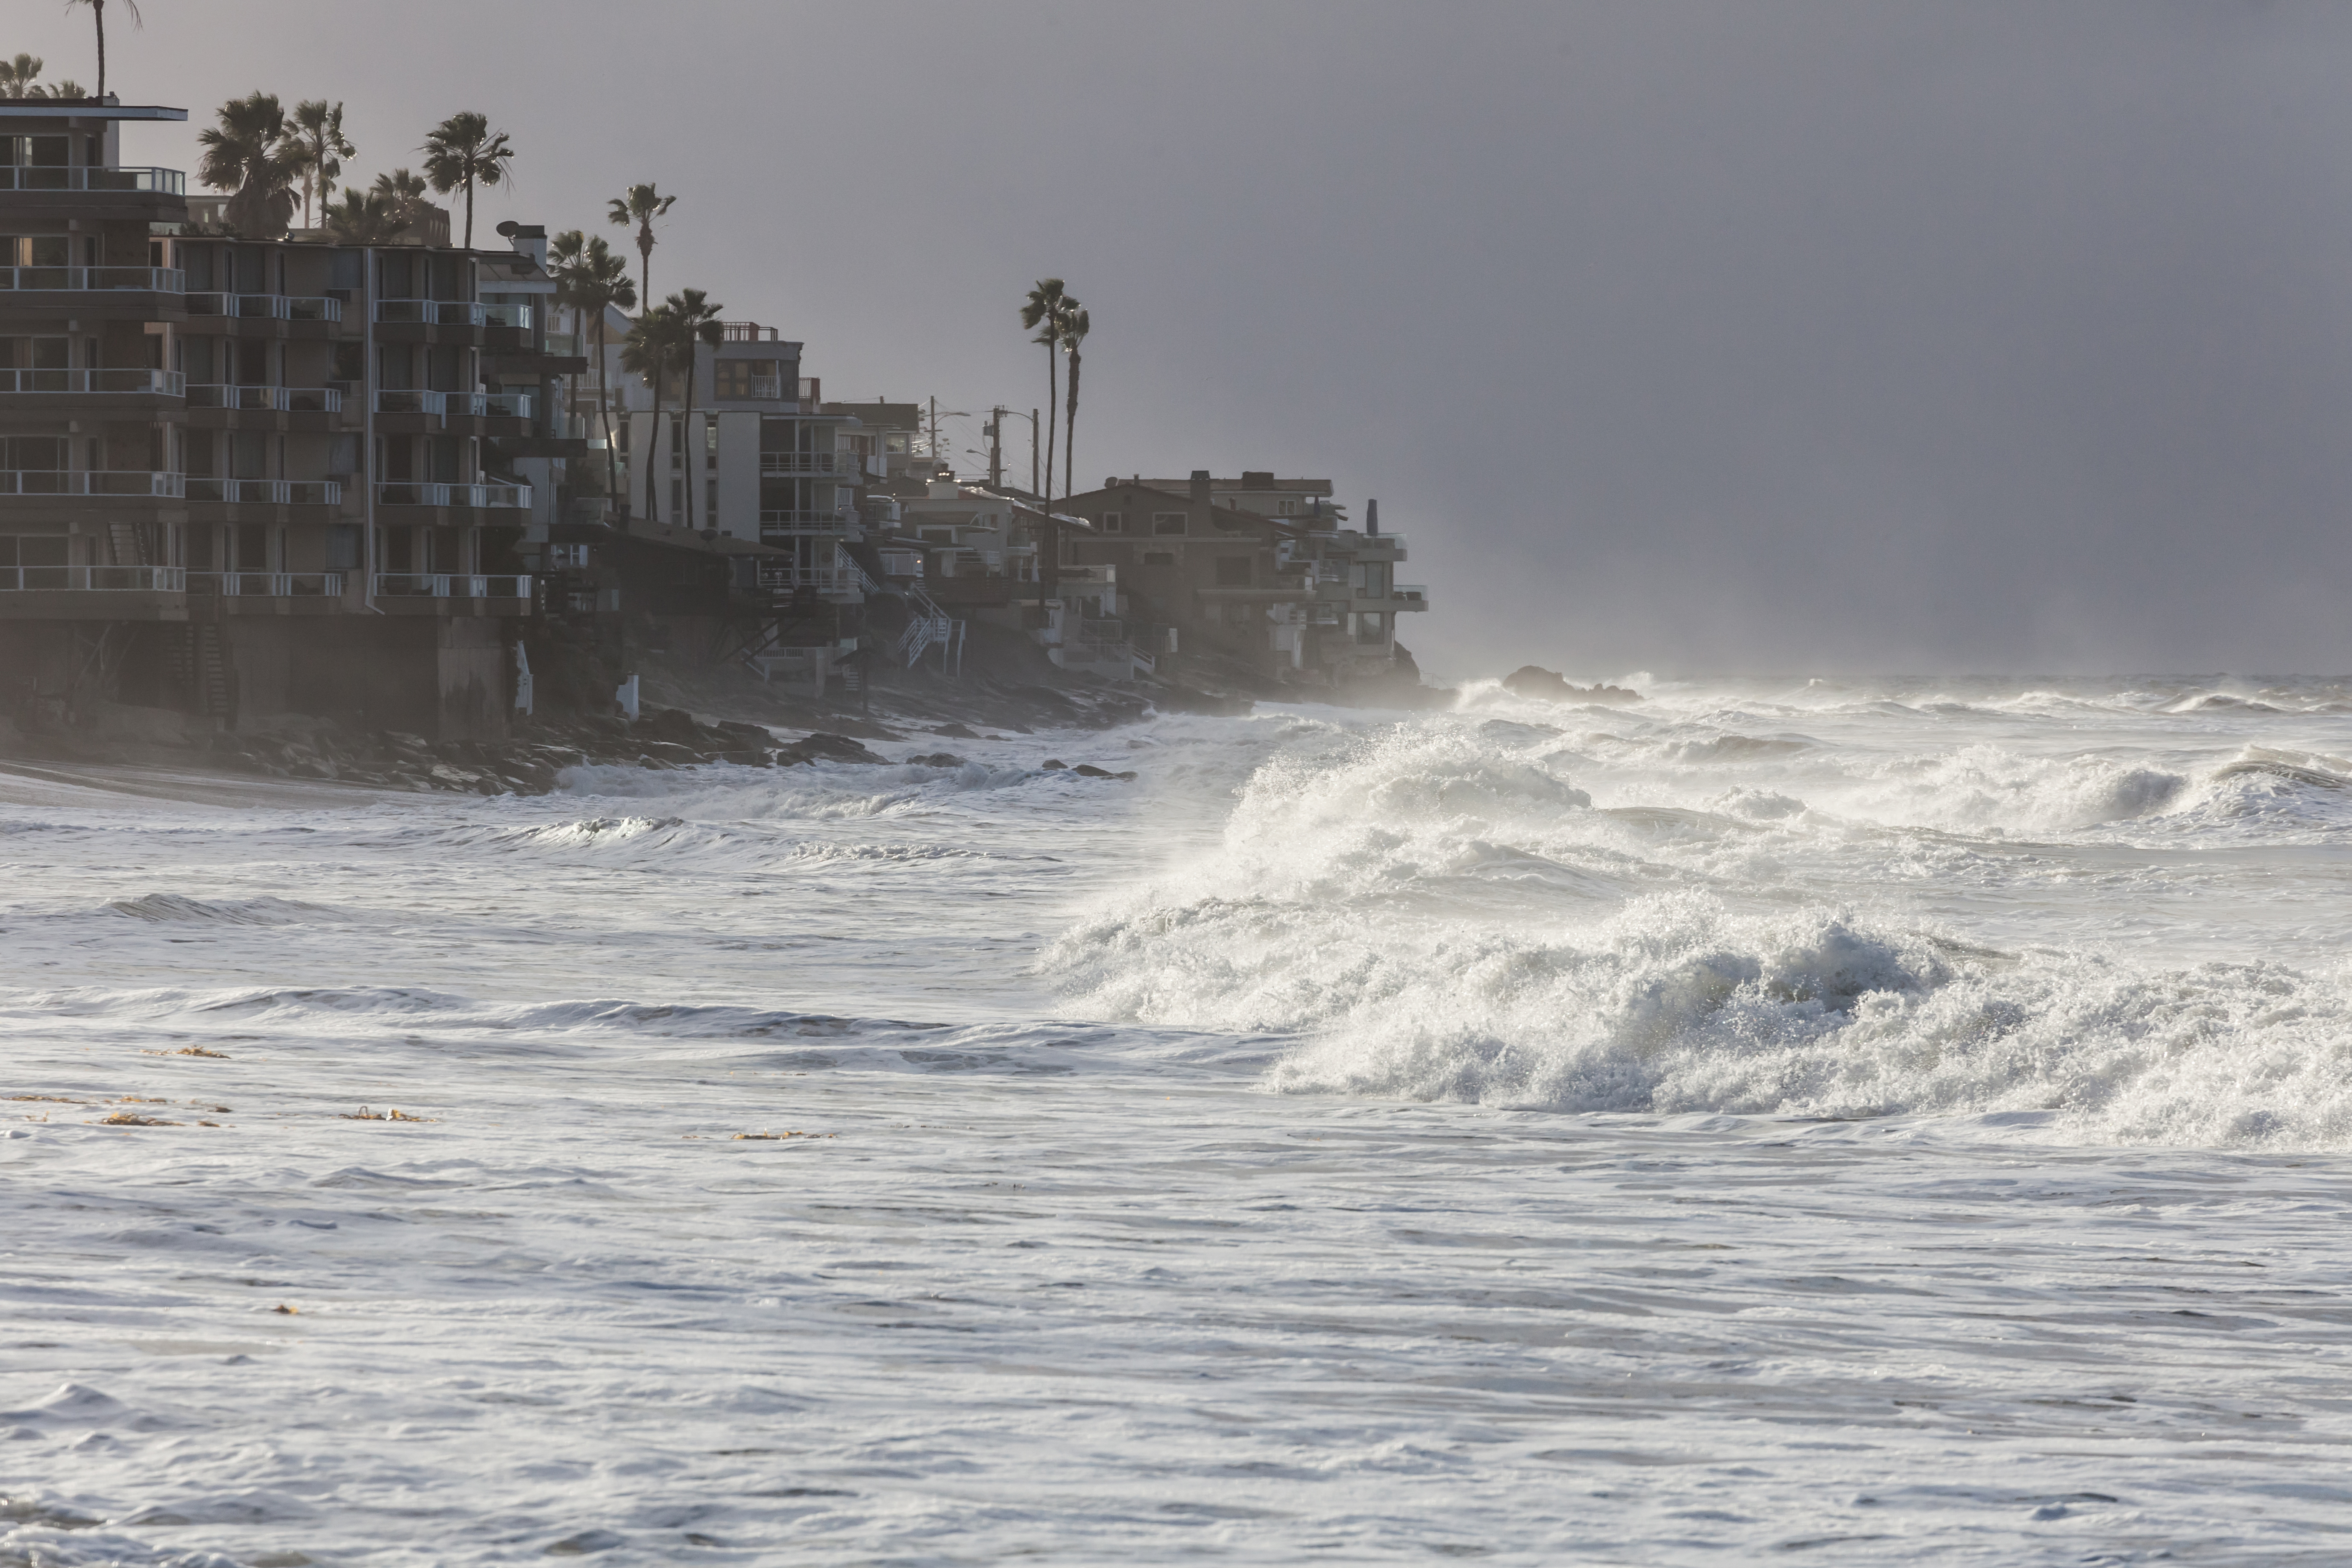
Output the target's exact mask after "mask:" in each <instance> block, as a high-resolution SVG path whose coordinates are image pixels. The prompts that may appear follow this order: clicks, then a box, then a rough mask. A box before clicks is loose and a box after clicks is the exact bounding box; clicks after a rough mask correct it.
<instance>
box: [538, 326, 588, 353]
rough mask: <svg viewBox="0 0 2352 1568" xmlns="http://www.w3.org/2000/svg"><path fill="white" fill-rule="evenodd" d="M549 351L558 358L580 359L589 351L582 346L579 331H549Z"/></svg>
mask: <svg viewBox="0 0 2352 1568" xmlns="http://www.w3.org/2000/svg"><path fill="white" fill-rule="evenodd" d="M547 352H548V353H551V354H553V355H554V356H555V357H556V358H558V359H580V358H583V357H584V356H585V355H586V354H587V353H588V351H587V350H586V349H585V348H583V347H582V346H581V337H580V334H579V333H578V332H550V333H548V334H547Z"/></svg>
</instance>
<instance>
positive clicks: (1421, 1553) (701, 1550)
mask: <svg viewBox="0 0 2352 1568" xmlns="http://www.w3.org/2000/svg"><path fill="white" fill-rule="evenodd" d="M1577 678H1578V679H1579V680H1580V682H1581V681H1587V680H1592V679H1601V680H1607V681H1611V682H1612V683H1614V684H1619V685H1631V686H1634V687H1637V688H1639V689H1642V690H1643V692H1644V694H1645V695H1644V697H1643V700H1640V701H1638V702H1632V703H1620V704H1611V705H1600V704H1585V703H1567V704H1549V703H1544V702H1539V701H1529V700H1524V699H1520V698H1517V697H1514V696H1512V695H1510V694H1509V693H1507V692H1505V691H1503V690H1502V689H1500V688H1499V687H1498V686H1496V685H1494V684H1493V683H1486V684H1485V685H1482V686H1476V687H1474V688H1472V689H1467V690H1466V691H1465V695H1464V697H1463V700H1462V701H1461V703H1460V705H1459V706H1458V708H1457V709H1456V710H1454V711H1449V712H1442V713H1415V714H1398V713H1381V712H1374V711H1368V710H1335V709H1321V708H1309V707H1298V708H1289V709H1284V708H1269V709H1265V710H1261V711H1260V712H1259V713H1258V714H1256V715H1255V716H1253V717H1251V718H1248V719H1223V718H1212V717H1205V716H1190V715H1163V716H1159V717H1156V718H1152V719H1150V720H1148V721H1145V722H1143V723H1141V724H1139V725H1135V726H1130V727H1129V728H1126V729H1124V730H1120V731H1112V732H1109V733H1107V734H1095V735H1067V734H1061V735H1037V736H1022V737H1011V738H1006V739H1002V740H990V741H980V742H972V741H961V742H954V747H955V750H956V751H957V752H959V753H961V754H964V755H966V756H967V757H968V758H969V759H970V761H969V762H968V763H965V764H963V765H960V766H953V767H934V766H930V765H928V764H904V763H891V764H886V765H883V766H879V767H875V766H862V767H861V766H850V765H840V764H830V763H826V764H818V765H816V766H812V767H796V768H789V769H756V768H743V767H737V766H733V765H730V764H718V765H712V766H709V767H701V768H689V769H677V770H667V771H640V770H583V771H581V772H578V773H574V774H572V775H571V777H570V787H569V788H567V789H564V790H562V791H560V792H558V793H557V794H555V795H550V796H546V797H542V798H537V799H527V800H526V799H514V798H503V799H487V798H481V797H475V796H462V797H460V796H424V795H414V796H411V795H402V796H361V797H358V800H357V803H356V804H353V805H339V804H337V801H338V795H337V794H336V792H334V791H332V790H327V789H321V788H319V787H315V786H302V787H299V788H298V787H293V786H289V787H286V788H284V789H282V790H280V789H278V787H277V786H274V785H272V784H268V783H267V782H258V783H254V784H249V785H243V784H241V785H239V786H238V787H239V790H240V792H242V794H243V795H249V796H251V797H252V799H253V800H254V801H255V802H256V803H257V804H255V805H252V806H251V807H249V808H247V809H238V810H230V809H227V808H225V807H223V806H221V805H216V804H209V803H208V802H207V801H206V800H204V799H195V800H190V801H186V802H177V803H173V802H164V801H160V800H154V799H149V798H138V797H131V796H125V795H121V794H119V793H110V792H108V791H107V790H105V789H103V788H99V787H87V788H86V787H81V786H79V785H75V784H71V783H70V782H68V783H62V784H55V785H50V784H44V785H43V786H42V788H43V789H44V790H45V791H47V793H45V794H43V795H40V797H39V802H38V805H37V809H35V808H33V807H26V808H7V807H0V832H5V843H6V847H7V853H8V855H9V857H10V865H11V869H12V871H13V872H14V873H15V874H14V875H13V876H12V877H11V878H10V879H9V880H8V882H7V883H6V884H5V886H0V1042H5V1060H6V1063H7V1067H8V1072H7V1074H6V1082H5V1085H0V1343H5V1345H6V1347H7V1350H6V1353H5V1355H0V1453H5V1458H6V1459H7V1463H6V1464H5V1466H0V1565H14V1564H20V1563H22V1564H29V1563H35V1562H38V1563H57V1564H70V1565H74V1568H85V1565H87V1568H96V1565H98V1564H101V1563H103V1564H133V1565H137V1568H165V1565H174V1568H221V1565H223V1564H226V1563H238V1564H250V1563H286V1564H290V1563H296V1562H298V1561H310V1562H317V1563H329V1562H359V1561H366V1562H370V1563H387V1564H394V1563H397V1564H410V1563H415V1564H425V1563H433V1564H441V1563H449V1564H461V1565H465V1568H487V1565H488V1564H492V1563H512V1562H517V1561H521V1560H525V1559H530V1560H539V1559H541V1558H546V1557H550V1556H553V1557H571V1556H593V1557H597V1558H599V1559H601V1560H603V1561H606V1562H624V1561H625V1562H631V1563H635V1562H672V1561H677V1562H695V1561H704V1560H709V1561H719V1560H727V1561H743V1562H770V1561H777V1562H781V1561H786V1560H790V1561H794V1562H832V1563H870V1562H878V1561H893V1562H928V1561H933V1560H938V1559H940V1558H941V1557H942V1556H943V1555H945V1556H954V1557H957V1558H961V1559H970V1560H972V1561H1012V1560H1016V1559H1017V1560H1021V1561H1036V1562H1049V1563H1095V1562H1101V1561H1105V1560H1107V1559H1113V1558H1115V1559H1118V1560H1121V1561H1171V1560H1175V1559H1178V1558H1201V1559H1208V1560H1217V1561H1238V1562H1255V1563H1292V1562H1299V1561H1306V1560H1309V1559H1315V1558H1329V1559H1333V1560H1347V1561H1359V1560H1361V1561H1371V1560H1384V1559H1386V1558H1389V1557H1405V1556H1412V1557H1432V1558H1433V1557H1444V1556H1469V1555H1475V1556H1477V1557H1479V1559H1480V1560H1481V1561H1486V1562H1502V1563H1551V1562H1572V1561H1583V1560H1587V1559H1591V1560H1596V1561H1599V1560H1607V1561H1612V1562H1615V1561H1623V1562H1641V1563H1662V1564H1683V1563H1693V1564H1696V1563H1726V1562H1746V1561H1750V1560H1756V1561H1763V1560H1776V1561H1777V1560H1779V1559H1780V1558H1782V1557H1787V1558H1789V1559H1790V1561H1811V1560H1813V1559H1814V1558H1821V1559H1822V1560H1828V1559H1829V1558H1832V1557H1840V1556H1843V1557H1845V1558H1850V1559H1853V1560H1855V1561H1871V1562H1875V1561H1883V1560H1891V1559H1893V1558H1895V1557H1899V1558H1901V1559H1902V1560H1903V1561H1906V1562H1923V1563H1973V1562H1984V1561H2000V1562H2002V1563H2026V1564H2036V1565H2042V1564H2048V1565H2052V1568H2055V1565H2056V1564H2060V1563H2080V1562H2084V1561H2088V1560H2091V1559H2093V1558H2098V1559H2100V1560H2105V1559H2109V1558H2113V1559H2117V1560H2122V1559H2136V1558H2152V1557H2154V1556H2155V1555H2157V1554H2158V1553H2160V1552H2170V1553H2172V1554H2173V1555H2174V1556H2175V1557H2179V1558H2181V1559H2183V1560H2188V1559H2191V1558H2194V1559H2196V1560H2199V1561H2208V1560H2210V1561H2217V1562H2219V1561H2229V1562H2239V1561H2256V1560H2263V1561H2288V1560H2293V1559H2294V1554H2296V1553H2302V1554H2303V1555H2304V1556H2306V1557H2308V1556H2309V1555H2310V1554H2311V1553H2312V1552H2320V1553H2321V1554H2323V1555H2324V1554H2325V1553H2326V1551H2327V1550H2328V1543H2329V1542H2335V1541H2338V1540H2341V1539H2343V1538H2344V1536H2345V1534H2346V1532H2347V1531H2352V1500H2347V1498H2346V1497H2345V1495H2344V1491H2343V1489H2342V1488H2341V1487H2340V1486H2339V1485H2337V1482H2336V1476H2335V1469H2334V1465H2335V1461H2334V1458H2333V1456H2335V1455H2336V1453H2338V1452H2339V1451H2340V1450H2341V1448H2342V1447H2343V1445H2344V1444H2345V1443H2346V1442H2352V1420H2347V1416H2346V1415H2344V1412H2345V1411H2347V1410H2352V1376H2347V1374H2346V1373H2344V1372H2343V1370H2342V1368H2341V1366H2340V1362H2341V1357H2340V1356H2339V1355H2338V1354H2337V1350H2338V1341H2339V1339H2340V1337H2341V1324H2340V1322H2339V1321H2337V1319H2338V1318H2339V1317H2340V1310H2339V1309H2338V1306H2337V1303H2340V1301H2341V1300H2343V1299H2344V1296H2345V1294H2346V1292H2347V1290H2352V1264H2347V1262H2346V1260H2345V1258H2344V1252H2343V1248H2342V1247H2341V1246H2340V1245H2339V1244H2338V1241H2337V1237H2338V1233H2339V1232H2340V1230H2341V1227H2342V1219H2343V1216H2344V1215H2346V1214H2347V1212H2352V1153H2347V1146H2352V1111H2348V1110H2347V1089H2346V1087H2345V1086H2346V1085H2347V1084H2352V1070H2347V1069H2352V1061H2347V1059H2346V1058H2347V1042H2352V1000H2348V999H2347V998H2352V979H2347V971H2346V967H2345V944H2344V941H2343V913H2342V911H2343V910H2344V909H2345V908H2346V907H2347V904H2346V900H2347V895H2352V886H2347V883H2352V835H2347V828H2352V789H2347V787H2346V781H2347V780H2352V763H2347V759H2352V684H2347V683H2346V682H2343V681H2329V680H2323V679H2236V678H2228V677H2197V678H2191V679H2152V678H2134V679H2119V680H2105V681H2101V680H2084V679H2057V678H2037V679H2032V680H2027V681H2011V682H2001V681H1989V680H1973V679H1945V678H1930V679H1914V680H1903V681H1884V682H1870V681H1859V680H1843V681H1832V680H1820V681H1809V680H1806V679H1792V680H1782V681H1761V680H1759V681H1748V682H1738V683H1720V682H1714V683H1710V682H1673V681H1663V682H1662V681H1657V680H1654V679H1649V678H1647V677H1634V678H1631V679H1628V678H1626V677H1624V676H1622V675H1619V674H1615V673H1613V672H1609V671H1582V672H1578V676H1577ZM936 743H937V742H933V741H932V740H930V739H929V738H926V737H909V738H908V740H907V741H904V742H895V743H893V742H883V743H882V744H883V745H884V747H885V749H888V750H891V752H892V754H894V755H896V754H900V753H901V752H908V751H914V750H918V749H922V748H928V747H930V746H932V745H934V744H936ZM1048 758H1058V759H1060V760H1063V761H1065V762H1069V763H1078V762H1091V763H1096V764H1097V765H1099V766H1103V767H1108V768H1111V769H1112V770H1113V771H1118V770H1120V769H1124V768H1132V769H1134V770H1135V771H1136V772H1137V773H1139V778H1138V780H1137V781H1136V782H1135V783H1134V784H1112V783H1106V782H1105V781H1102V780H1092V779H1084V778H1078V777H1074V776H1072V775H1071V774H1070V773H1066V772H1061V771H1055V770H1047V769H1045V767H1044V766H1043V763H1044V762H1045V760H1046V759H1048ZM97 782H98V783H100V784H103V783H104V782H105V781H104V780H103V779H100V780H99V781H97ZM281 1309H283V1310H281Z"/></svg>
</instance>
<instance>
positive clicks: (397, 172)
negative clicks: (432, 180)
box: [368, 169, 433, 228]
mask: <svg viewBox="0 0 2352 1568" xmlns="http://www.w3.org/2000/svg"><path fill="white" fill-rule="evenodd" d="M432 188H433V187H432V186H430V185H429V184H426V183H425V176H424V175H422V174H410V173H409V172H408V171H407V170H405V169H394V171H393V172H392V173H391V174H378V175H377V176H376V177H375V184H373V185H371V186H369V187H368V194H369V195H373V196H382V197H383V199H384V200H385V201H387V202H390V203H391V204H392V210H393V211H394V212H395V213H397V214H398V215H399V216H400V226H401V227H403V228H406V227H408V226H410V225H411V224H414V223H415V221H416V209H417V208H419V207H421V206H423V205H425V192H426V191H428V190H431V189H432Z"/></svg>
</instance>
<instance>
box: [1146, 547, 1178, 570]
mask: <svg viewBox="0 0 2352 1568" xmlns="http://www.w3.org/2000/svg"><path fill="white" fill-rule="evenodd" d="M1143 563H1144V564H1145V565H1146V566H1173V565H1175V564H1176V557H1175V556H1174V555H1173V554H1171V553H1170V552H1168V551H1165V550H1147V551H1145V552H1143Z"/></svg>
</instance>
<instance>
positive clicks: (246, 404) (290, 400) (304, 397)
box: [188, 382, 343, 414]
mask: <svg viewBox="0 0 2352 1568" xmlns="http://www.w3.org/2000/svg"><path fill="white" fill-rule="evenodd" d="M188 406H189V407H191V408H243V409H255V410H259V411H262V412H265V413H266V412H269V411H272V410H274V411H276V412H278V413H280V414H336V413H340V412H341V410H342V406H343V395H342V393H341V390H340V389H339V388H336V387H332V386H230V385H226V384H218V383H207V382H198V383H197V384H195V385H194V386H192V387H190V388H188Z"/></svg>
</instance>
